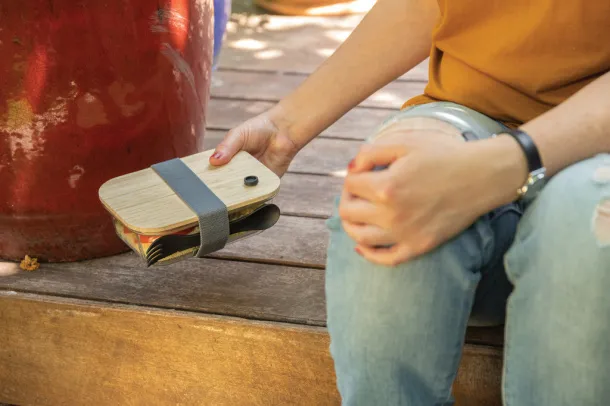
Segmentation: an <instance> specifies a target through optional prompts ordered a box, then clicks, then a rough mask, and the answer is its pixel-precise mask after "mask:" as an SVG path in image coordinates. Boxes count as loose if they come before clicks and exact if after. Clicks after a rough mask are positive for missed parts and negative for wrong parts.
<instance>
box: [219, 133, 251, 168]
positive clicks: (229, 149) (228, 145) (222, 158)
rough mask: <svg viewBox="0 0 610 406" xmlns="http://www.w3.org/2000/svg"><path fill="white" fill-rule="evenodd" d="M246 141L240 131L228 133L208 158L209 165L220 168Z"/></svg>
mask: <svg viewBox="0 0 610 406" xmlns="http://www.w3.org/2000/svg"><path fill="white" fill-rule="evenodd" d="M245 143H246V139H245V137H244V135H243V134H242V132H240V131H233V130H231V131H229V132H228V133H227V135H226V136H225V138H224V139H223V140H222V141H221V142H220V144H218V145H217V146H216V148H215V150H214V153H213V154H212V156H211V157H210V164H212V165H214V166H220V165H224V164H226V163H228V162H229V161H230V160H231V159H232V158H233V157H234V156H235V154H237V153H238V152H239V151H240V150H241V149H242V148H243V147H244V145H245Z"/></svg>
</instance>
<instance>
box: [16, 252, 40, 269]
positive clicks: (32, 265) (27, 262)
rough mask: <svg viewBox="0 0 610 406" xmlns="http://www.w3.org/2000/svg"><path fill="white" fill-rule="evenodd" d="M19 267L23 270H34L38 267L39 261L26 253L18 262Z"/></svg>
mask: <svg viewBox="0 0 610 406" xmlns="http://www.w3.org/2000/svg"><path fill="white" fill-rule="evenodd" d="M19 268H21V269H23V270H24V271H35V270H37V269H38V268H40V263H39V262H38V258H32V257H30V256H29V255H26V256H25V258H24V259H23V260H22V261H21V263H20V264H19Z"/></svg>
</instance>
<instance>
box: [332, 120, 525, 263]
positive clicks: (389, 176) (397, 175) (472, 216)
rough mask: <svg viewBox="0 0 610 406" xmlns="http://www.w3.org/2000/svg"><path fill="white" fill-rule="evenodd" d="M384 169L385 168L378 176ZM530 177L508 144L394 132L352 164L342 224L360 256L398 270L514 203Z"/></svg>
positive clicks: (500, 139) (517, 151)
mask: <svg viewBox="0 0 610 406" xmlns="http://www.w3.org/2000/svg"><path fill="white" fill-rule="evenodd" d="M378 166H387V168H386V169H384V170H379V171H372V169H373V168H375V167H378ZM526 175H527V166H526V163H525V159H524V158H523V154H522V152H521V150H520V148H519V146H518V144H517V143H516V142H515V141H514V140H512V139H509V137H508V136H500V137H497V138H494V139H489V140H482V141H474V142H464V141H462V140H460V139H458V138H456V137H450V136H448V135H447V134H446V133H442V132H440V131H436V130H431V131H421V130H414V131H396V130H395V131H393V132H392V133H389V134H386V135H384V136H383V137H381V138H379V141H376V142H375V143H374V144H372V145H365V146H363V147H362V149H361V151H360V152H359V153H358V155H357V156H356V157H355V158H354V159H353V161H352V162H351V163H350V166H349V170H348V174H347V176H346V179H345V184H344V188H343V193H342V196H341V203H340V205H339V216H340V217H341V220H342V225H343V228H344V230H345V232H346V233H347V234H348V235H349V236H350V237H351V238H352V239H353V240H354V241H356V244H357V246H356V251H357V252H358V253H359V254H361V255H362V256H363V257H365V258H366V259H368V260H369V261H371V262H375V263H378V264H382V265H390V266H391V265H397V264H399V263H402V262H405V261H408V260H409V259H411V258H413V257H415V256H418V255H422V254H425V253H427V252H429V251H431V250H433V249H434V248H436V247H437V246H439V245H440V244H442V243H444V242H445V241H447V240H449V239H450V238H452V237H454V236H455V235H457V234H459V233H460V232H462V231H463V230H465V229H466V228H467V227H469V226H470V225H471V224H472V223H473V222H475V221H476V219H477V218H478V217H480V216H481V215H483V214H485V213H487V212H488V211H490V210H492V209H494V208H495V207H499V206H501V205H502V204H505V203H508V202H510V201H511V200H513V199H514V198H515V197H516V190H517V189H518V187H519V186H520V185H521V184H522V182H523V180H524V179H525V177H526Z"/></svg>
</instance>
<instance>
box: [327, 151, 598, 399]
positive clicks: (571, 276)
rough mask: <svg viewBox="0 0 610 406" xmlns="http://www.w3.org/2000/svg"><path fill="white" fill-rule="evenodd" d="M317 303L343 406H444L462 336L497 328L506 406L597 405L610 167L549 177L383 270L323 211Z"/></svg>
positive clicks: (594, 162)
mask: <svg viewBox="0 0 610 406" xmlns="http://www.w3.org/2000/svg"><path fill="white" fill-rule="evenodd" d="M327 224H328V227H329V229H330V244H329V249H328V261H327V275H326V294H327V311H328V330H329V333H330V337H331V346H330V350H331V354H332V357H333V359H334V362H335V371H336V376H337V386H338V389H339V392H340V394H341V397H342V402H343V404H344V405H349V406H352V405H366V406H372V405H384V406H389V405H408V406H420V405H421V406H432V405H435V406H436V405H452V404H453V399H452V396H451V386H452V383H453V380H454V378H455V376H456V371H457V368H458V364H459V361H460V357H461V351H462V346H463V343H464V335H465V331H466V327H467V325H469V324H478V325H481V324H501V323H506V339H505V359H504V376H503V388H502V389H503V400H504V404H505V406H563V405H565V406H593V405H595V406H599V405H605V404H608V403H609V402H610V157H609V156H607V155H600V156H597V157H595V158H592V159H589V160H586V161H582V162H580V163H577V164H575V165H573V166H571V167H568V168H566V169H564V170H563V171H561V172H560V173H558V174H557V175H555V176H554V177H553V178H552V179H550V181H549V183H548V184H547V186H546V187H545V189H544V190H543V192H542V193H541V194H540V195H539V196H538V198H537V199H536V200H535V201H534V202H533V203H532V204H531V206H529V207H525V208H524V210H521V209H520V208H519V207H516V206H507V207H504V208H501V209H498V210H496V211H494V212H492V213H489V214H487V215H485V216H483V217H481V218H480V219H479V220H478V221H477V222H476V223H474V224H473V225H472V226H471V227H470V228H468V229H467V230H465V231H464V232H462V233H461V234H460V235H459V236H457V237H456V238H453V239H452V240H450V241H448V242H446V243H445V244H444V245H442V246H440V247H438V248H437V249H435V250H434V251H432V252H430V253H428V254H426V255H423V256H421V257H419V258H417V259H415V260H412V261H410V262H408V263H404V264H402V265H399V266H396V267H386V266H380V265H376V264H373V263H371V262H368V261H367V260H366V259H364V258H363V257H361V256H359V255H358V254H356V253H355V252H354V246H355V244H354V242H353V241H352V240H351V239H350V237H349V236H347V235H346V234H345V232H344V231H343V229H342V227H341V221H340V219H339V218H338V216H337V214H336V210H335V213H334V214H333V216H332V217H331V218H330V219H329V220H328V222H327Z"/></svg>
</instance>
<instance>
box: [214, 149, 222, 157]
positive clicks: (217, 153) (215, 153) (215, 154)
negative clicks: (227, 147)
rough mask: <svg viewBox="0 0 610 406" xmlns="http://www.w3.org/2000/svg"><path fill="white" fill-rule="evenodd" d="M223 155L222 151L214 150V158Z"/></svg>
mask: <svg viewBox="0 0 610 406" xmlns="http://www.w3.org/2000/svg"><path fill="white" fill-rule="evenodd" d="M221 156H222V153H220V152H218V151H216V152H214V154H213V155H212V158H214V159H219V158H220V157H221Z"/></svg>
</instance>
